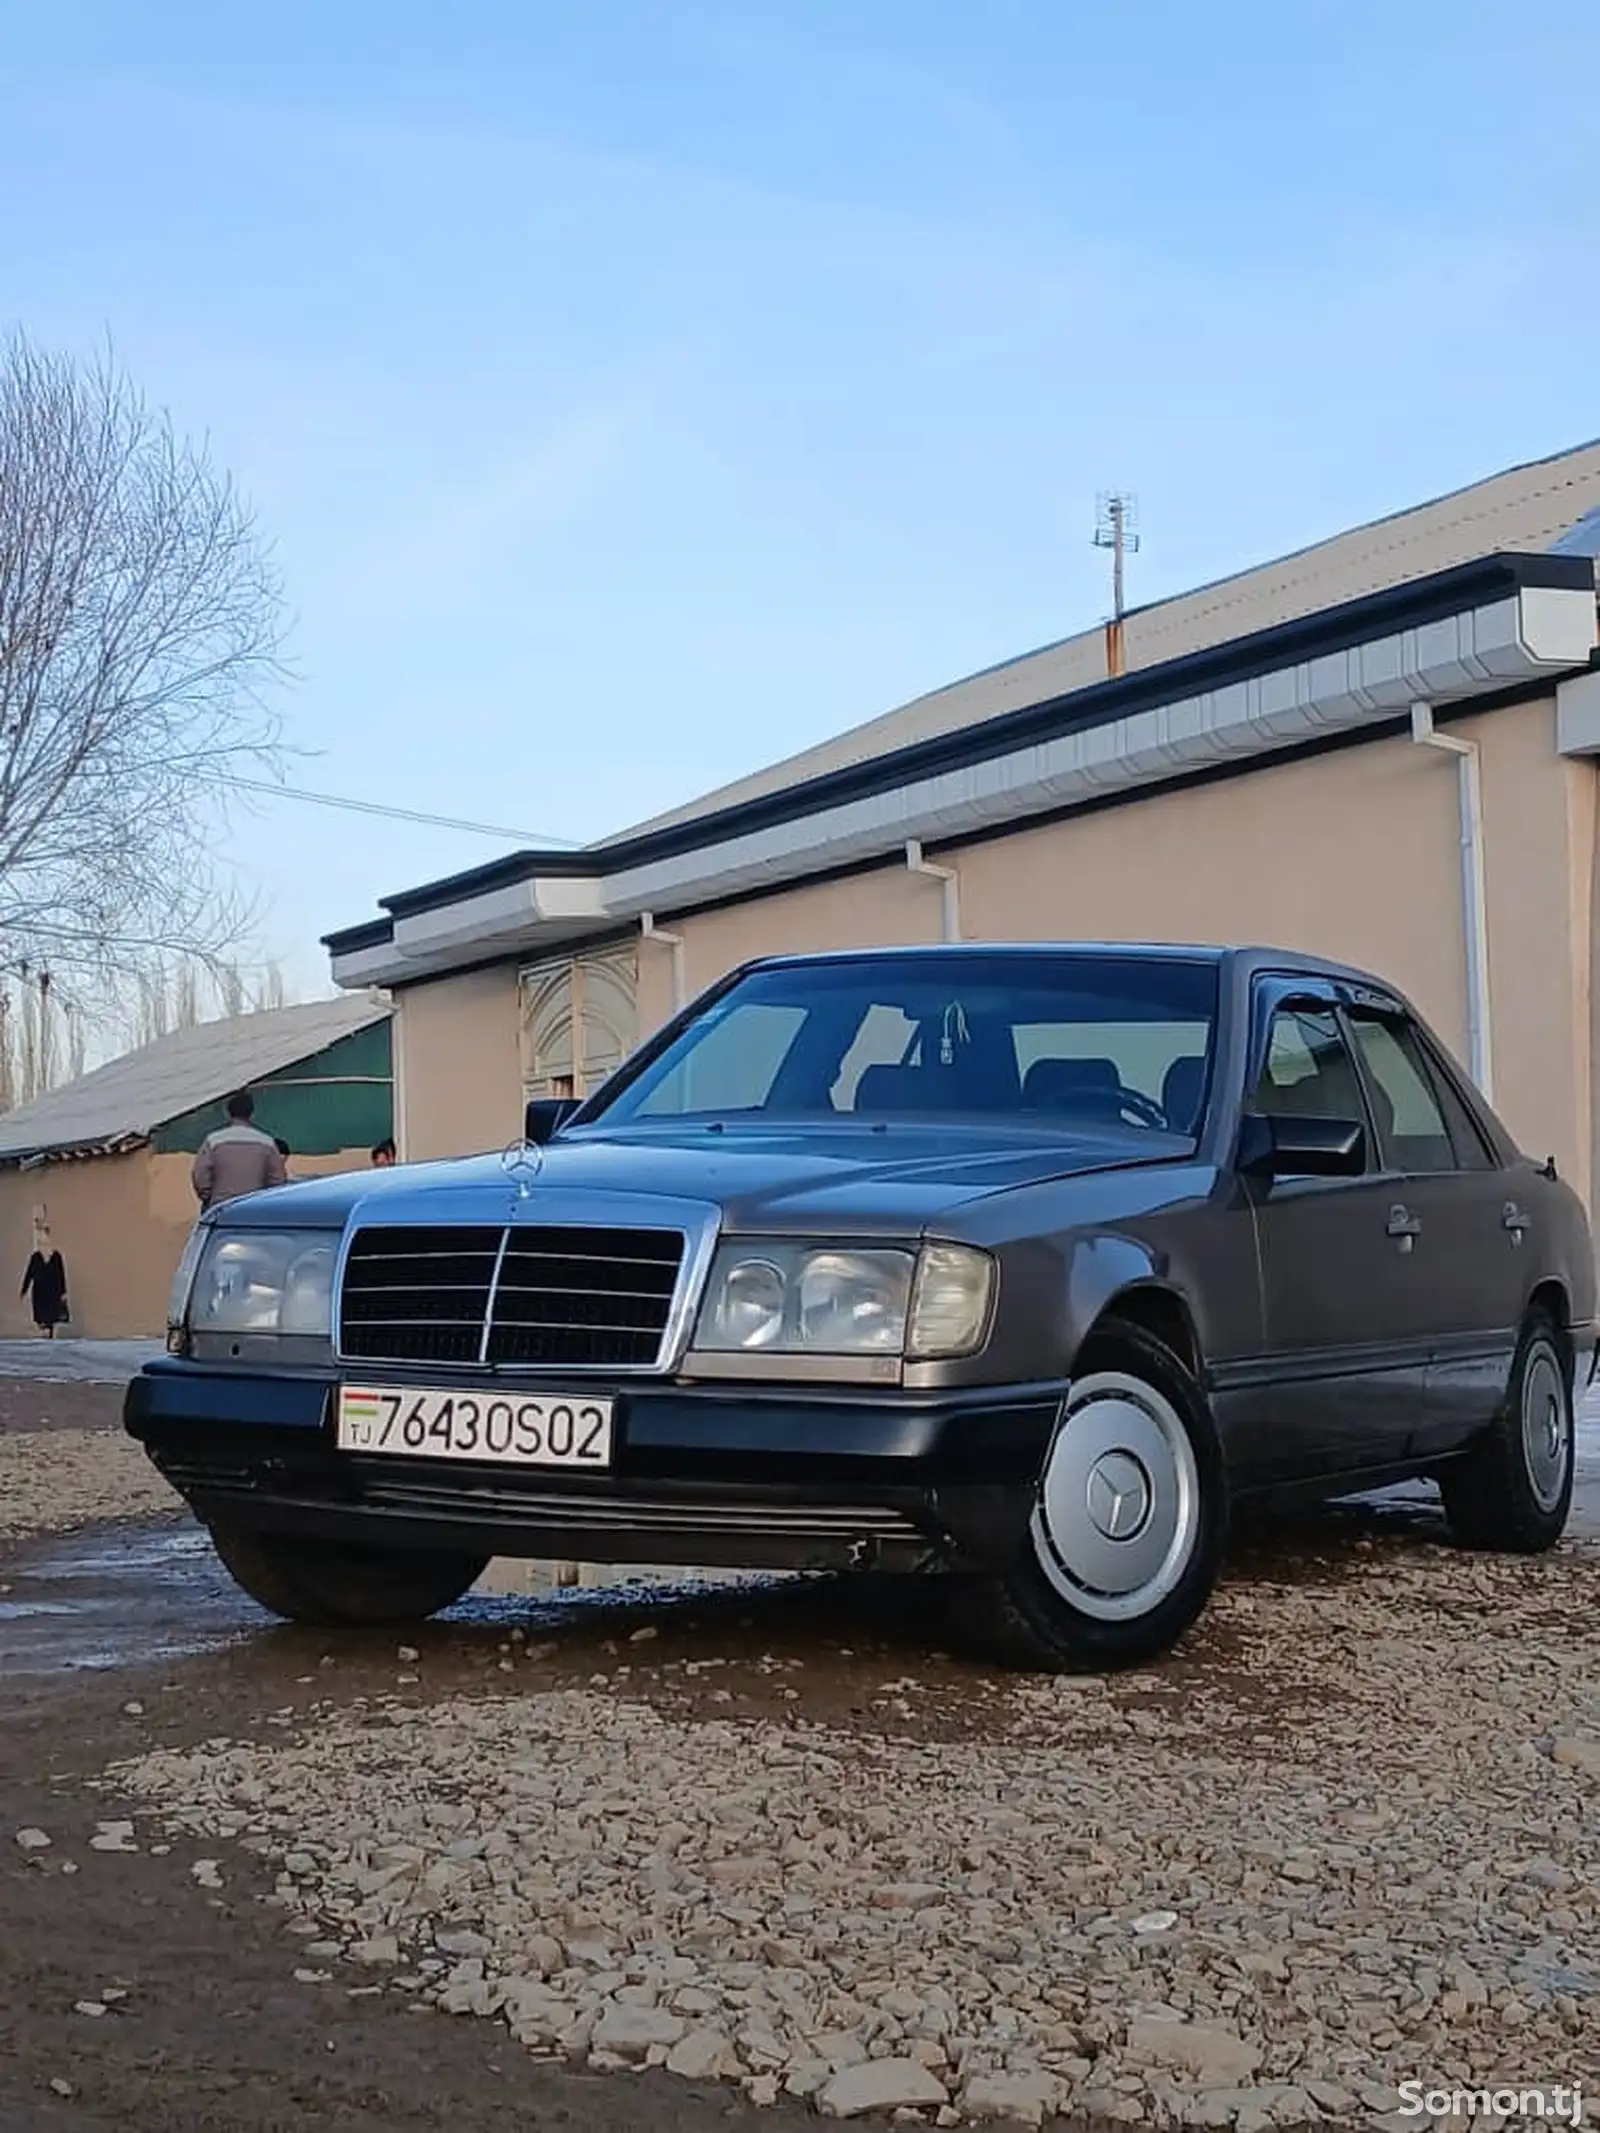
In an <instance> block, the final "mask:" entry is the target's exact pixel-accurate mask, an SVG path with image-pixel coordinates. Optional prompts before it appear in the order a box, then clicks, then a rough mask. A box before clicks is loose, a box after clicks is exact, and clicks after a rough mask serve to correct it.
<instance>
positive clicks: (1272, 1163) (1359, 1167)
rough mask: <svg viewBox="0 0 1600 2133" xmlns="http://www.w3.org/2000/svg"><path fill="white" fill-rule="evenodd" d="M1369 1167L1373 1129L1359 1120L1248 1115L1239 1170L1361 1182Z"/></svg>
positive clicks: (1269, 1175)
mask: <svg viewBox="0 0 1600 2133" xmlns="http://www.w3.org/2000/svg"><path fill="white" fill-rule="evenodd" d="M1366 1167H1367V1129H1366V1127H1365V1126H1364V1125H1362V1124H1361V1123H1360V1121H1359V1120H1357V1119H1353V1118H1311V1117H1294V1116H1274V1117H1270V1118H1268V1117H1264V1116H1262V1115H1261V1114H1260V1113H1259V1112H1253V1113H1250V1114H1249V1115H1247V1117H1246V1118H1245V1121H1244V1128H1243V1131H1242V1132H1241V1134H1240V1137H1239V1168H1240V1169H1241V1170H1244V1171H1248V1172H1249V1173H1250V1174H1251V1175H1252V1176H1254V1177H1262V1178H1358V1177H1360V1176H1361V1174H1362V1172H1363V1171H1364V1170H1365V1169H1366Z"/></svg>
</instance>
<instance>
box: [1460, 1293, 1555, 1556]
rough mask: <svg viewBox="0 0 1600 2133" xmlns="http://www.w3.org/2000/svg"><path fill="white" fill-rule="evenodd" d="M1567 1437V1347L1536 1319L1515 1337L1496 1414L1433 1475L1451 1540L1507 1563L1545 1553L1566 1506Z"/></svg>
mask: <svg viewBox="0 0 1600 2133" xmlns="http://www.w3.org/2000/svg"><path fill="white" fill-rule="evenodd" d="M1575 1437H1576V1425H1575V1418H1574V1413H1573V1400H1572V1366H1571V1362H1570V1359H1569V1356H1568V1352H1567V1344H1566V1342H1565V1340H1564V1339H1563V1338H1562V1335H1561V1333H1560V1330H1559V1329H1558V1328H1557V1327H1556V1326H1555V1325H1553V1324H1552V1323H1551V1321H1550V1320H1549V1319H1548V1318H1545V1317H1544V1316H1543V1315H1542V1314H1541V1315H1538V1316H1535V1317H1533V1318H1530V1319H1529V1321H1528V1323H1527V1325H1526V1326H1524V1328H1523V1330H1522V1338H1521V1340H1520V1341H1519V1342H1518V1343H1517V1355H1516V1361H1515V1362H1514V1363H1513V1364H1512V1366H1511V1383H1510V1385H1509V1386H1508V1387H1507V1389H1506V1396H1505V1399H1504V1401H1503V1402H1502V1403H1501V1407H1500V1412H1499V1413H1498V1414H1497V1415H1496V1416H1495V1418H1494V1421H1493V1422H1492V1423H1491V1424H1490V1426H1489V1428H1488V1429H1487V1430H1486V1431H1485V1432H1484V1434H1483V1435H1482V1436H1481V1437H1480V1438H1479V1439H1478V1441H1477V1442H1476V1443H1475V1444H1474V1445H1473V1446H1472V1447H1471V1448H1470V1450H1468V1451H1466V1452H1463V1453H1462V1454H1461V1455H1460V1457H1459V1458H1456V1459H1452V1460H1451V1462H1450V1464H1449V1465H1448V1466H1447V1467H1444V1468H1443V1469H1442V1470H1441V1472H1440V1474H1439V1493H1440V1495H1441V1496H1442V1497H1443V1498H1444V1509H1445V1516H1446V1518H1447V1519H1448V1520H1449V1522H1450V1534H1451V1538H1452V1539H1453V1540H1456V1541H1458V1542H1459V1543H1460V1544H1461V1546H1462V1547H1464V1548H1496V1549H1503V1550H1504V1551H1506V1552H1507V1553H1508V1554H1513V1555H1542V1554H1543V1553H1544V1552H1545V1550H1546V1549H1549V1548H1553V1547H1554V1546H1555V1544H1556V1542H1557V1541H1558V1540H1560V1538H1561V1536H1562V1534H1563V1533H1564V1532H1565V1530H1566V1524H1567V1513H1568V1511H1569V1510H1570V1509H1571V1506H1572V1480H1573V1450H1574V1443H1575Z"/></svg>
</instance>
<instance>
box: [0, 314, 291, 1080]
mask: <svg viewBox="0 0 1600 2133" xmlns="http://www.w3.org/2000/svg"><path fill="white" fill-rule="evenodd" d="M279 616H280V598H279V588H278V584H277V580H276V577H275V574H274V572H273V569H272V566H271V563H270V561H269V559H268V557H267V555H266V552H265V550H264V549H263V547H262V544H261V542H260V540H259V538H258V535H257V532H256V528H255V523H254V520H253V518H252V516H251V514H250V512H249V510H248V508H247V507H246V505H245V504H244V503H243V502H242V500H241V499H240V497H239V495H238V493H237V492H236V490H235V489H234V487H233V484H232V482H231V481H230V480H229V479H228V478H227V476H226V475H224V474H221V473H219V472H218V471H217V470H216V469H215V468H214V467H213V466H212V465H211V463H210V461H209V459H208V457H207V454H206V452H205V450H204V448H203V447H198V446H195V445H192V444H189V443H186V442H185V441H184V440H182V439H181V438H179V437H178V436H176V435H175V434H174V432H173V429H172V427H171V424H170V422H169V421H168V419H167V417H166V416H165V415H163V414H160V413H158V412H156V411H155V410H153V409H151V408H150V407H149V406H147V404H146V403H145V401H144V400H143V399H142V398H141V397H140V396H139V394H138V393H137V392H136V391H135V390H134V389H133V387H132V386H131V385H130V384H129V383H128V382H127V380H126V379H125V378H124V377H123V375H122V374H121V372H120V371H119V370H118V369H117V368H116V367H115V365H114V364H113V363H112V361H111V360H110V359H109V358H106V359H103V360H101V361H100V362H98V363H95V364H92V365H89V366H87V367H85V366H80V365H78V364H76V363H74V362H72V361H71V360H69V359H68V358H66V357H62V356H57V355H51V354H48V353H45V352H43V351H41V350H39V349H38V348H36V347H35V346H34V345H33V344H32V343H31V342H30V341H28V340H26V339H25V338H23V337H21V336H20V335H19V336H17V337H16V338H14V339H13V340H12V341H11V342H10V344H9V346H7V347H5V348H3V349H0V954H3V955H4V957H5V959H6V960H7V961H9V962H11V963H13V964H15V962H16V961H17V960H18V959H19V958H21V957H24V956H31V957H32V958H33V959H34V961H35V963H36V965H37V964H40V963H48V964H49V965H50V966H51V967H52V968H53V969H55V970H56V971H58V972H70V971H73V970H76V971H80V972H90V973H94V974H96V975H97V976H103V977H110V976H112V975H113V974H114V975H115V977H116V979H117V980H119V981H120V983H121V984H122V985H123V986H126V985H127V983H128V981H129V979H130V978H131V977H133V976H134V974H135V973H137V972H138V971H139V970H140V969H143V968H148V967H150V966H151V965H152V964H159V963H162V962H165V961H166V960H167V959H168V958H169V957H171V956H175V955H176V956H181V957H183V958H184V959H186V960H196V959H198V960H200V961H202V962H204V961H208V960H210V959H212V958H216V957H219V956H220V955H221V954H222V953H223V952H224V951H226V950H227V948H228V947H230V946H231V945H232V944H233V942H235V941H236V940H237V939H238V938H239V936H240V933H241V931H242V929H243V927H244V925H245V923H246V914H245V913H244V912H243V911H242V910H241V907H240V903H239V899H238V897H237V894H236V893H229V892H228V891H227V890H226V888H225V887H224V886H223V882H222V877H221V876H220V874H219V852H220V849H221V845H222V839H223V833H224V830H225V826H226V794H227V788H226V786H225V785H219V784H218V783H217V782H216V781H217V780H218V779H219V778H221V779H226V777H227V776H228V775H229V774H230V773H239V772H242V771H253V772H254V773H255V774H256V775H259V774H260V772H261V770H262V769H263V768H265V769H267V770H268V771H269V772H271V771H274V770H276V768H277V765H278V760H279V758H278V730H277V724H276V721H275V719H274V718H273V717H272V715H271V713H270V712H269V710H268V708H267V706H266V704H265V703H264V701H263V693H262V692H263V690H264V688H265V687H266V685H267V684H268V683H269V682H271V681H272V680H273V679H275V678H276V677H277V676H278V674H279V672H280V669H279V666H278V661H277V651H278V644H279ZM35 1019H36V1035H37V1018H35ZM38 1063H39V1062H37V1061H36V1062H35V1064H36V1065H37V1064H38Z"/></svg>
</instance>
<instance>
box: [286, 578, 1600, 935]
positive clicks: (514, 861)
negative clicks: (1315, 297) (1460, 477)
mask: <svg viewBox="0 0 1600 2133" xmlns="http://www.w3.org/2000/svg"><path fill="white" fill-rule="evenodd" d="M1594 583H1595V567H1594V561H1593V559H1592V558H1591V557H1587V556H1565V555H1548V554H1533V555H1523V554H1510V553H1507V554H1498V555H1491V556H1484V557H1481V558H1479V559H1478V560H1476V561H1474V562H1470V563H1458V564H1456V565H1454V566H1453V567H1452V568H1451V569H1449V570H1442V571H1435V572H1433V573H1432V574H1431V575H1430V576H1428V577H1425V578H1413V579H1410V580H1408V581H1407V582H1406V583H1405V584H1402V585H1391V586H1386V587H1384V589H1383V590H1382V591H1380V592H1376V593H1365V594H1363V595H1362V596H1361V597H1360V598H1359V599H1355V600H1346V601H1343V602H1341V604H1340V605H1338V606H1337V607H1329V608H1321V609H1319V610H1318V611H1317V612H1316V613H1315V614H1311V615H1302V616H1299V617H1297V618H1296V619H1294V620H1293V621H1289V622H1280V623H1274V624H1273V625H1272V626H1271V627H1270V628H1268V629H1263V630H1254V631H1252V632H1251V633H1250V634H1249V635H1248V636H1244V637H1237V638H1233V639H1230V640H1229V642H1227V643H1226V644H1220V645H1209V646H1206V647H1205V648H1203V649H1202V650H1200V651H1197V652H1186V653H1184V654H1183V655H1182V656H1181V657H1179V658H1177V659H1168V660H1163V661H1161V662H1160V663H1159V664H1157V665H1154V666H1148V667H1140V668H1138V669H1136V670H1135V671H1134V672H1133V673H1131V674H1123V675H1119V676H1117V677H1116V678H1114V679H1112V680H1108V681H1100V682H1092V683H1090V684H1089V685H1088V687H1086V688H1082V689H1073V690H1070V691H1068V692H1067V693H1066V694H1065V695H1061V696H1054V697H1048V698H1046V699H1044V700H1043V701H1041V702H1039V703H1036V704H1026V705H1023V706H1021V707H1019V708H1018V709H1017V710H1015V711H1005V712H1001V713H999V714H998V715H997V716H995V717H993V718H986V719H981V720H979V721H978V722H977V723H976V724H975V725H971V726H961V727H957V728H955V729H954V730H953V731H952V732H949V733H942V734H935V735H933V736H931V737H930V738H929V739H927V740H923V741H913V742H910V743H908V744H907V745H906V746H905V747H903V748H896V749H893V750H891V751H889V752H888V753H886V754H883V755H875V756H869V757H867V758H866V759H865V760H864V761H862V762H860V763H851V764H847V765H845V766H844V767H843V768H842V769H839V770H834V771H826V772H824V773H823V774H822V775H821V776H820V777H815V778H807V779H804V780H802V781H801V782H800V783H798V784H795V785H790V786H786V787H784V788H783V789H782V790H781V791H778V792H773V793H764V794H762V795H760V796H759V797H758V798H756V799H752V800H743V801H739V802H737V803H735V804H734V805H733V806H731V807H725V808H720V809H718V810H717V811H716V812H715V813H712V814H705V815H695V816H692V817H691V818H690V819H689V820H688V821H685V822H678V823H672V824H669V825H668V826H667V827H665V828H663V829H658V830H650V831H646V832H644V833H643V834H642V835H640V836H636V837H622V838H619V839H617V840H616V841H615V842H614V843H609V844H602V845H591V846H589V847H588V848H587V849H586V850H584V851H580V852H574V851H572V850H571V849H570V848H568V849H565V850H562V851H559V852H541V851H536V850H527V851H522V852H513V853H510V854H508V856H507V857H506V858H504V859H497V860H491V861H490V862H489V863H488V864H487V865H485V866H481V867H474V868H472V869H470V870H469V871H468V872H466V873H462V874H452V875H447V876H445V877H444V878H443V879H441V880H438V881H433V882H427V883H424V884H423V886H421V887H420V888H416V889H406V890H403V891H401V892H400V893H398V894H397V895H394V896H386V897H381V898H380V899H379V901H380V903H381V904H382V907H383V909H384V910H385V911H387V912H388V913H389V914H390V919H391V920H392V919H396V918H406V917H411V916H413V915H416V914H419V913H422V912H425V911H434V910H440V909H442V908H445V907H446V906H448V905H450V904H453V903H458V902H460V901H461V900H462V899H463V898H465V897H469V896H482V895H488V894H491V893H492V892H493V891H495V890H496V889H506V888H514V887H517V886H518V885H520V884H521V883H523V882H527V881H532V880H537V879H540V878H545V879H554V880H560V879H568V880H570V879H574V878H577V879H581V878H585V877H600V876H603V875H606V874H611V873H615V872H618V871H620V870H621V869H623V868H625V867H637V866H646V865H649V864H650V863H652V862H653V861H656V860H662V859H674V858H678V857H681V856H682V855H683V854H684V853H687V852H692V851H697V850H701V849H703V848H705V847H707V846H709V845H713V844H719V843H723V842H726V841H727V840H728V839H729V838H732V837H738V836H747V835H749V834H750V833H752V832H753V831H756V830H761V829H767V828H770V827H772V826H773V825H774V824H777V823H782V822H787V821H793V820H795V819H797V818H798V817H801V816H805V815H808V814H813V813H815V812H817V811H818V810H819V809H821V808H824V807H837V806H841V805H844V804H846V803H848V802H849V801H852V800H858V799H864V798H867V797H869V796H871V795H873V794H875V793H879V792H883V791H891V790H893V789H894V788H895V787H896V786H899V785H904V784H908V783H910V782H911V781H912V780H914V779H918V778H927V777H936V776H939V775H941V774H942V773H944V772H948V771H952V770H961V769H966V768H968V767H970V766H971V765H973V764H976V763H982V762H988V761H990V760H992V759H993V758H994V757H995V756H1000V755H1007V754H1010V753H1011V752H1013V751H1014V750H1016V749H1019V748H1025V747H1028V746H1030V745H1033V744H1035V743H1037V742H1040V741H1043V740H1047V739H1055V738H1057V737H1058V736H1060V735H1062V734H1066V733H1076V732H1082V731H1085V730H1087V729H1089V728H1091V727H1095V726H1101V725H1108V724H1110V723H1112V722H1113V721H1114V720H1116V719H1119V718H1128V717H1131V716H1132V715H1134V714H1135V713H1137V712H1139V711H1142V710H1146V709H1149V708H1150V707H1151V706H1153V705H1157V704H1163V703H1170V702H1172V701H1174V700H1175V699H1178V698H1181V697H1183V696H1186V695H1193V694H1197V693H1199V692H1200V691H1202V690H1206V689H1217V688H1223V687H1228V686H1231V685H1233V684H1236V683H1239V682H1244V681H1251V680H1253V679H1255V678H1256V677H1257V676H1258V675H1261V674H1268V673H1272V672H1274V671H1275V670H1276V669H1278V668H1280V667H1283V666H1292V665H1297V664H1299V663H1301V662H1303V661H1305V660H1308V659H1314V658H1322V657H1326V656H1328V655H1329V654H1331V653H1335V652H1340V651H1346V650H1348V649H1349V648H1350V647H1351V646H1353V645H1356V644H1360V643H1363V642H1365V641H1366V640H1367V639H1368V638H1370V637H1374V636H1379V635H1392V634H1393V633H1394V632H1396V631H1397V630H1403V629H1416V628H1421V627H1423V626H1424V625H1426V624H1427V623H1430V622H1439V621H1443V620H1445V619H1446V618H1447V617H1448V616H1450V615H1454V614H1460V613H1463V612H1464V611H1465V610H1467V609H1468V608H1472V607H1479V606H1483V605H1486V604H1487V603H1489V602H1490V601H1493V600H1500V599H1507V598H1509V597H1511V596H1512V595H1514V594H1516V593H1519V592H1521V591H1523V590H1524V589H1525V588H1529V587H1535V586H1548V587H1553V588H1556V589H1559V590H1563V591H1569V592H1581V591H1584V590H1593V588H1594ZM392 938H393V927H392V924H389V923H388V922H386V921H384V920H381V919H380V920H375V921H371V922H369V923H368V924H367V925H366V926H363V927H353V928H350V929H348V930H347V931H345V932H343V933H336V934H329V935H328V936H326V938H325V941H324V946H326V947H327V948H329V949H330V950H332V951H333V953H335V954H353V953H355V952H356V950H357V949H358V948H361V947H370V948H377V947H383V946H386V945H387V944H388V942H389V941H390V940H392Z"/></svg>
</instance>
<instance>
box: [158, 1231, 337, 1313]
mask: <svg viewBox="0 0 1600 2133" xmlns="http://www.w3.org/2000/svg"><path fill="white" fill-rule="evenodd" d="M338 1244H339V1240H338V1238H337V1237H336V1236H330V1235H329V1234H328V1232H327V1231H325V1230H303V1229H263V1230H237V1229H213V1230H212V1231H211V1232H210V1234H209V1236H208V1237H207V1238H206V1239H205V1242H204V1244H203V1245H202V1247H201V1248H200V1253H199V1260H198V1264H197V1266H196V1269H195V1275H194V1284H193V1287H192V1288H191V1290H190V1293H189V1298H188V1327H189V1330H190V1332H191V1333H303V1334H312V1335H316V1334H322V1335H326V1334H328V1333H329V1332H331V1330H332V1326H333V1267H334V1259H335V1256H336V1254H337V1252H338Z"/></svg>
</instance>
